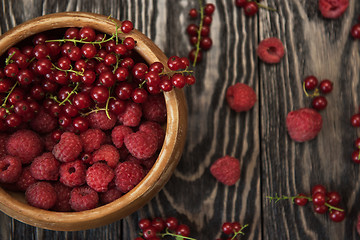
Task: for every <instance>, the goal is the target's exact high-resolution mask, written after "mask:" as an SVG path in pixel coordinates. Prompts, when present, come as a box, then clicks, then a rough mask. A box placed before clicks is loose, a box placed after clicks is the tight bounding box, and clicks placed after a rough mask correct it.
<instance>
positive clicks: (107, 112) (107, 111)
mask: <svg viewBox="0 0 360 240" xmlns="http://www.w3.org/2000/svg"><path fill="white" fill-rule="evenodd" d="M109 96H111V87H110V88H109ZM112 98H114V97H108V99H107V100H106V105H105V113H106V116H107V117H108V119H111V117H110V115H109V102H110V99H112ZM114 99H115V98H114Z"/></svg>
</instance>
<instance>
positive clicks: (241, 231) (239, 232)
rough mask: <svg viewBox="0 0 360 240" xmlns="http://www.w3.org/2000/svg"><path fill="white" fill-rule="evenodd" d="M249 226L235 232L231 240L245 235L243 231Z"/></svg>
mask: <svg viewBox="0 0 360 240" xmlns="http://www.w3.org/2000/svg"><path fill="white" fill-rule="evenodd" d="M247 226H249V224H245V225H244V226H242V227H241V229H240V230H239V231H237V232H235V234H234V236H233V237H232V238H231V240H234V239H235V238H236V237H237V236H238V235H239V234H241V235H245V233H243V230H244V229H245V228H247Z"/></svg>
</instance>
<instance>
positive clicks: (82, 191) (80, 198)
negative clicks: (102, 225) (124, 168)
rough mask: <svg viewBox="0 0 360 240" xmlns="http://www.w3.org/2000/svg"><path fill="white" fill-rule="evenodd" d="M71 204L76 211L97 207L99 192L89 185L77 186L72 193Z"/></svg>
mask: <svg viewBox="0 0 360 240" xmlns="http://www.w3.org/2000/svg"><path fill="white" fill-rule="evenodd" d="M69 202H70V206H71V208H72V209H73V210H74V211H77V212H79V211H85V210H90V209H93V208H95V207H97V205H98V203H99V195H98V193H97V192H96V191H95V190H94V189H92V188H90V187H89V186H86V185H84V186H80V187H75V188H73V190H72V191H71V193H70V201H69Z"/></svg>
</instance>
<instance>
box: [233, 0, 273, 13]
mask: <svg viewBox="0 0 360 240" xmlns="http://www.w3.org/2000/svg"><path fill="white" fill-rule="evenodd" d="M259 2H261V0H235V5H236V6H237V7H239V8H242V9H244V13H245V16H247V17H252V16H254V15H255V14H257V13H258V12H259V8H265V9H267V10H270V11H276V9H273V8H270V7H267V6H264V5H262V4H260V3H259Z"/></svg>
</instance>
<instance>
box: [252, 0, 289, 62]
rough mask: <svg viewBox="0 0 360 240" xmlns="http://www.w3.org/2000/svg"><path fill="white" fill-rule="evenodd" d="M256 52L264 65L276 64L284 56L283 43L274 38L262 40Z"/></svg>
mask: <svg viewBox="0 0 360 240" xmlns="http://www.w3.org/2000/svg"><path fill="white" fill-rule="evenodd" d="M249 3H250V2H249ZM256 52H257V55H258V56H259V58H260V59H261V60H262V61H264V62H266V63H278V62H280V60H281V59H282V58H283V56H284V55H285V49H284V45H283V43H282V42H281V41H280V39H278V38H275V37H272V38H266V39H264V40H262V41H261V42H260V43H259V45H258V47H257V50H256Z"/></svg>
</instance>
